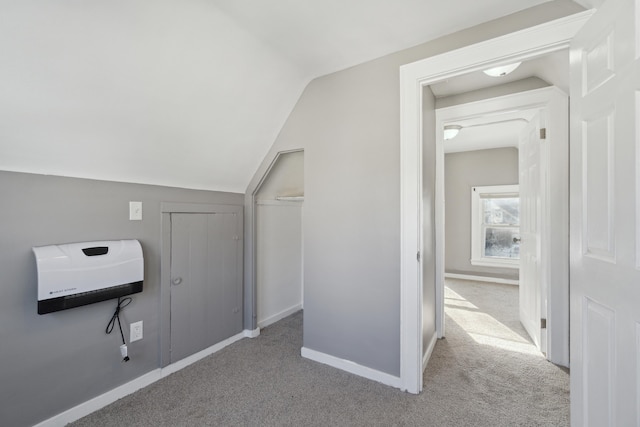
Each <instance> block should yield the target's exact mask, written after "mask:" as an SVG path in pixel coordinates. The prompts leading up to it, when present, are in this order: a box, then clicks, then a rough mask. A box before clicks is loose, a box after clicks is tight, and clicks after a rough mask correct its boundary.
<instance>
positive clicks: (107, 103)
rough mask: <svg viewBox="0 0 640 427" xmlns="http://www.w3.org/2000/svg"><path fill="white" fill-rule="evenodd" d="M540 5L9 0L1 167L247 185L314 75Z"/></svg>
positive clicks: (465, 0) (470, 0) (525, 1)
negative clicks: (43, 0)
mask: <svg viewBox="0 0 640 427" xmlns="http://www.w3.org/2000/svg"><path fill="white" fill-rule="evenodd" d="M547 1H549V0H518V1H513V0H484V1H481V2H479V1H476V0H448V1H446V2H444V1H438V0H399V1H389V0H349V1H344V0H323V1H299V0H270V1H264V0H262V1H259V0H208V1H207V0H186V1H179V2H178V1H175V0H156V1H153V2H149V1H146V0H126V1H125V0H115V1H109V2H104V1H99V0H85V1H61V0H54V1H48V2H41V1H37V0H7V1H3V2H2V13H1V14H0V52H2V62H3V66H2V67H0V169H2V170H13V171H24V172H33V173H46V174H54V175H64V176H75V177H85V178H96V179H107V180H114V181H125V182H138V183H152V184H161V185H170V186H177V187H187V188H200V189H210V190H222V191H234V192H244V191H245V189H246V186H247V184H248V182H249V180H250V179H251V177H252V175H253V174H254V172H255V171H256V168H257V167H258V165H259V164H260V162H261V160H262V159H263V157H264V155H265V153H266V152H267V150H268V149H269V147H270V146H271V145H272V144H273V142H274V140H275V138H276V136H277V134H278V132H279V130H280V129H281V127H282V125H283V123H284V122H285V120H286V118H287V116H288V115H289V113H290V112H291V110H292V109H293V107H294V105H295V103H296V101H297V99H298V98H299V96H300V94H301V92H302V91H303V89H304V87H305V86H306V84H307V83H308V82H309V81H310V80H311V79H313V78H315V77H317V76H321V75H324V74H327V73H331V72H335V71H338V70H341V69H344V68H347V67H350V66H353V65H356V64H359V63H362V62H365V61H368V60H371V59H374V58H377V57H380V56H383V55H385V54H388V53H391V52H395V51H398V50H401V49H405V48H409V47H412V46H415V45H418V44H420V43H424V42H427V41H429V40H433V39H435V38H437V37H440V36H443V35H445V34H448V33H453V32H455V31H458V30H460V29H463V28H467V27H470V26H473V25H476V24H479V23H482V22H485V21H489V20H491V19H495V18H498V17H501V16H504V15H508V14H511V13H514V12H517V11H519V10H522V9H525V8H528V7H532V6H535V5H537V4H540V3H545V2H547ZM554 1H558V2H560V1H565V0H554ZM585 1H586V0H585ZM585 1H583V2H582V3H583V5H584V4H585ZM586 3H589V1H586ZM587 6H588V4H587Z"/></svg>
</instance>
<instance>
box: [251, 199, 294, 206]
mask: <svg viewBox="0 0 640 427" xmlns="http://www.w3.org/2000/svg"><path fill="white" fill-rule="evenodd" d="M256 206H281V207H294V208H300V207H302V203H301V202H299V201H290V200H284V199H282V200H280V199H276V200H256Z"/></svg>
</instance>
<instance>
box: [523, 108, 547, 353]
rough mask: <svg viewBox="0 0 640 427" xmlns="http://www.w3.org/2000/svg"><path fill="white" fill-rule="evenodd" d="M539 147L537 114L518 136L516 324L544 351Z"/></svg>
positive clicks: (541, 190) (538, 119) (540, 151)
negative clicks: (518, 252) (517, 307)
mask: <svg viewBox="0 0 640 427" xmlns="http://www.w3.org/2000/svg"><path fill="white" fill-rule="evenodd" d="M541 156H542V145H541V139H540V114H537V115H536V116H535V117H534V118H533V119H531V121H530V122H529V124H528V125H527V127H526V128H525V129H524V130H523V131H522V133H521V135H520V145H519V171H520V172H519V174H520V278H519V282H520V322H521V323H522V325H523V326H524V328H525V329H526V331H527V333H528V334H529V336H531V339H532V340H533V342H534V343H535V345H536V347H538V349H539V350H540V351H543V352H544V351H546V348H545V344H546V340H545V339H544V337H545V336H544V334H542V332H541V325H540V319H541V317H542V316H541V309H542V304H543V298H542V295H541V287H542V286H541V284H542V272H541V268H542V264H543V263H542V262H541V261H542V258H541V256H540V249H541V243H542V242H541V239H540V232H541V230H542V224H541V220H542V217H543V215H542V212H541V209H542V201H543V198H544V197H545V196H544V194H542V192H543V191H544V186H543V185H541V182H542V181H541V178H542V176H543V175H542V173H541V168H542V167H543V165H544V162H543V161H542V157H541Z"/></svg>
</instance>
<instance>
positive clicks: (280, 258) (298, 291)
mask: <svg viewBox="0 0 640 427" xmlns="http://www.w3.org/2000/svg"><path fill="white" fill-rule="evenodd" d="M303 195H304V152H303V151H297V152H292V153H284V154H281V155H280V156H279V157H278V159H277V161H276V163H275V164H274V166H273V167H272V168H271V169H270V171H269V174H268V175H267V177H266V178H265V180H264V181H263V183H262V185H261V186H260V189H259V191H258V192H257V193H256V195H255V200H256V208H255V209H256V210H255V212H256V260H257V264H256V294H257V307H256V309H257V325H258V327H260V328H262V327H265V326H268V325H270V324H271V323H273V322H276V321H278V320H280V319H282V318H283V317H285V316H287V315H289V314H291V313H294V312H296V311H298V310H300V309H301V308H302V262H303V259H302V206H303V202H300V201H297V202H288V201H278V200H277V197H278V196H303Z"/></svg>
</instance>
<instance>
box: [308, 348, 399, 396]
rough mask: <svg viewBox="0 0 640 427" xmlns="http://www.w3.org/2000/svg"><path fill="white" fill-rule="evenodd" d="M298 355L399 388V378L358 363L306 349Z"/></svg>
mask: <svg viewBox="0 0 640 427" xmlns="http://www.w3.org/2000/svg"><path fill="white" fill-rule="evenodd" d="M300 355H301V356H302V357H304V358H306V359H309V360H313V361H314V362H318V363H322V364H324V365H329V366H332V367H334V368H337V369H341V370H343V371H347V372H349V373H351V374H354V375H358V376H359V377H363V378H367V379H369V380H372V381H377V382H379V383H382V384H385V385H388V386H391V387H396V388H400V377H395V376H393V375H390V374H387V373H385V372H381V371H378V370H376V369H372V368H368V367H366V366H362V365H360V364H358V363H355V362H352V361H350V360H346V359H340V358H339V357H335V356H331V355H330V354H326V353H321V352H319V351H316V350H312V349H310V348H307V347H302V348H301V349H300Z"/></svg>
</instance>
